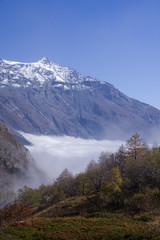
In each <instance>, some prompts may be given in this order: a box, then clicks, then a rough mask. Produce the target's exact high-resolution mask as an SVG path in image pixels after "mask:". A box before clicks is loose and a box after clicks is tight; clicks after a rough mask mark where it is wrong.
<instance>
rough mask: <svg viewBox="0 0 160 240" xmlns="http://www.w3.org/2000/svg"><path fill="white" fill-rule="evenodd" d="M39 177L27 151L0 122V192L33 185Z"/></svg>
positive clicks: (39, 173) (38, 172)
mask: <svg viewBox="0 0 160 240" xmlns="http://www.w3.org/2000/svg"><path fill="white" fill-rule="evenodd" d="M41 177H42V173H41V172H40V171H39V170H38V169H37V168H36V166H35V163H34V160H33V159H32V157H31V155H30V153H29V151H28V150H27V149H26V148H25V147H24V146H23V145H22V144H21V143H19V141H17V140H16V138H15V137H14V136H13V135H11V134H10V133H9V131H8V128H7V127H6V126H5V125H4V124H3V123H1V122H0V192H1V191H6V190H9V189H16V187H17V186H22V185H23V184H27V183H29V184H31V185H34V181H35V179H37V180H38V179H40V178H41ZM32 181H33V183H32Z"/></svg>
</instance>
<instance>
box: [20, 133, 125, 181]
mask: <svg viewBox="0 0 160 240" xmlns="http://www.w3.org/2000/svg"><path fill="white" fill-rule="evenodd" d="M23 136H24V137H25V138H26V139H27V140H29V141H30V142H31V143H32V144H33V146H27V148H28V149H29V151H30V153H31V155H32V157H33V158H34V159H35V161H36V164H37V166H38V167H39V168H40V169H43V170H44V171H45V172H46V174H47V175H48V177H49V178H50V180H51V179H55V178H57V177H58V176H59V174H60V173H61V172H62V171H63V170H64V169H65V168H67V169H68V170H69V171H70V172H72V173H73V174H76V173H80V172H81V171H84V170H85V169H86V167H87V164H88V163H89V162H90V161H91V160H92V159H95V160H98V157H99V156H100V154H101V152H106V151H107V152H109V153H110V152H115V151H116V150H118V148H119V147H120V146H121V145H122V144H123V142H122V141H109V140H102V141H97V140H86V139H80V138H74V137H68V136H64V137H55V136H36V135H32V134H26V133H23Z"/></svg>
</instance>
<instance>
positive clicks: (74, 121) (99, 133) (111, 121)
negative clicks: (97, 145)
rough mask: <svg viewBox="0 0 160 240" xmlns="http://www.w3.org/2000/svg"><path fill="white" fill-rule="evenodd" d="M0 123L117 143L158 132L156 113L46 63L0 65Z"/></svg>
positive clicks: (2, 62) (107, 87)
mask: <svg viewBox="0 0 160 240" xmlns="http://www.w3.org/2000/svg"><path fill="white" fill-rule="evenodd" d="M0 120H1V121H3V122H4V123H6V124H7V125H8V126H11V127H12V128H14V129H16V130H21V131H24V132H28V133H33V134H46V135H47V134H53V135H69V136H74V137H82V138H96V139H122V138H126V137H128V136H130V135H131V134H133V133H135V132H139V133H140V134H143V136H145V137H146V135H149V134H150V132H151V131H153V130H157V129H159V126H160V110H158V109H156V108H154V107H151V106H149V105H147V104H145V103H142V102H139V101H137V100H135V99H132V98H129V97H127V96H126V95H124V94H123V93H121V92H120V91H119V90H118V89H116V88H115V87H114V86H113V85H111V84H109V83H107V82H103V81H99V80H97V79H95V78H92V77H88V76H83V75H82V74H79V73H77V72H76V71H75V70H73V69H70V68H68V67H64V66H60V65H57V64H55V63H52V62H50V61H49V60H48V59H47V58H43V59H41V60H40V61H38V62H35V63H19V62H11V61H6V60H0Z"/></svg>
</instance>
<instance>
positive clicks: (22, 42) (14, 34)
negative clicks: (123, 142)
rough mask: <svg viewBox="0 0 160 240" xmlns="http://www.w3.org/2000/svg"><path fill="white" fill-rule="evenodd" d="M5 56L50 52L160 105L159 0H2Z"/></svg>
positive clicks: (0, 51)
mask: <svg viewBox="0 0 160 240" xmlns="http://www.w3.org/2000/svg"><path fill="white" fill-rule="evenodd" d="M0 26H1V27H0V58H4V59H7V60H14V61H23V62H34V61H37V60H39V59H41V58H42V57H44V56H47V57H48V58H49V59H50V60H51V61H53V62H55V63H59V64H61V65H66V66H69V67H72V68H74V69H76V70H77V71H79V72H80V73H82V74H85V75H90V76H92V77H96V78H97V79H99V80H104V81H107V82H109V83H111V84H113V85H114V86H115V87H117V88H118V89H119V90H121V91H122V92H123V93H125V94H127V95H128V96H130V97H133V98H136V99H138V100H140V101H143V102H146V103H149V104H150V105H153V106H155V107H157V108H159V109H160V93H159V92H160V0H0Z"/></svg>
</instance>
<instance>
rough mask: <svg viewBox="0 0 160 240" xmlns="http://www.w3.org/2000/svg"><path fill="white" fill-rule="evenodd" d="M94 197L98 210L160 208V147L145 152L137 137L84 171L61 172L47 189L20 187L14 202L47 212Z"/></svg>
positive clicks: (136, 135) (144, 144)
mask: <svg viewBox="0 0 160 240" xmlns="http://www.w3.org/2000/svg"><path fill="white" fill-rule="evenodd" d="M76 196H86V197H88V196H94V197H95V199H96V203H97V207H98V210H99V211H100V210H103V211H115V210H123V211H125V212H129V213H131V214H132V213H133V214H135V213H138V212H141V211H145V212H146V211H152V210H153V209H156V208H158V207H159V206H160V147H159V146H156V145H154V146H152V147H151V148H149V147H148V146H147V144H146V143H145V141H144V139H142V138H141V137H140V135H139V134H138V133H136V134H135V135H133V136H132V137H131V138H130V139H129V140H127V141H126V144H125V145H122V146H121V147H120V148H119V150H118V151H117V152H115V153H101V155H100V157H99V159H98V161H95V160H91V161H90V163H89V164H88V166H87V167H86V170H85V171H84V172H81V173H79V174H77V175H73V174H72V173H71V172H69V171H68V169H65V170H64V171H63V172H62V173H61V174H60V175H59V177H58V178H57V179H56V180H55V181H54V183H53V184H50V185H41V186H40V187H39V188H38V189H32V188H30V187H28V186H24V187H23V188H22V189H19V190H18V196H17V200H18V201H19V202H20V203H23V204H25V205H26V206H27V207H29V208H32V209H39V210H40V209H43V208H47V207H49V206H51V205H53V204H56V203H58V202H59V201H62V200H65V199H66V198H70V197H76Z"/></svg>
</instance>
